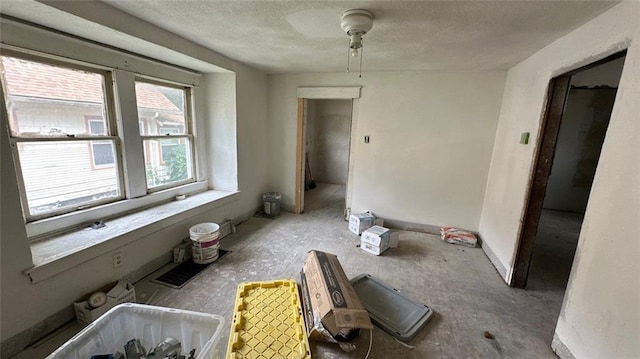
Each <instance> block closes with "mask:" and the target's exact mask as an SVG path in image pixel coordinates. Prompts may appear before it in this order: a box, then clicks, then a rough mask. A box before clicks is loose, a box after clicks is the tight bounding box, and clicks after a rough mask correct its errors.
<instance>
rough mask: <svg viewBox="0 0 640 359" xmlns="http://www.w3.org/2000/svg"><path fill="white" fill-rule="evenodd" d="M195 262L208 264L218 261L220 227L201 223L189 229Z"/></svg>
mask: <svg viewBox="0 0 640 359" xmlns="http://www.w3.org/2000/svg"><path fill="white" fill-rule="evenodd" d="M189 235H190V238H191V249H192V252H193V261H194V262H195V263H197V264H208V263H212V262H213V261H215V260H216V259H218V250H219V249H220V244H219V239H220V226H219V225H217V224H215V223H200V224H196V225H195V226H193V227H191V228H189Z"/></svg>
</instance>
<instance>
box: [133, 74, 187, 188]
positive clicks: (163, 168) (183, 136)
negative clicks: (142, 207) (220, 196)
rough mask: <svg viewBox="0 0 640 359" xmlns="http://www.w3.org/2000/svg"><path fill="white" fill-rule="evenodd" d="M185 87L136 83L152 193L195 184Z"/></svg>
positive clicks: (147, 176)
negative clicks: (181, 185) (190, 183)
mask: <svg viewBox="0 0 640 359" xmlns="http://www.w3.org/2000/svg"><path fill="white" fill-rule="evenodd" d="M189 96H190V91H189V89H188V88H184V87H180V88H179V87H174V86H167V85H160V84H156V83H150V82H145V81H136V104H137V108H138V118H139V119H140V120H141V121H142V122H143V124H142V125H141V126H139V127H140V137H141V139H142V143H143V148H144V163H145V175H146V179H147V188H148V189H149V190H150V191H153V190H158V189H163V188H168V187H173V186H177V185H180V184H184V183H187V182H193V181H194V161H193V155H192V154H193V136H192V135H191V132H190V128H191V126H190V123H189V119H190V114H189V107H188V106H185V104H187V103H188V98H189Z"/></svg>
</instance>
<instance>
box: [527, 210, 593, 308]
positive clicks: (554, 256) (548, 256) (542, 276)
mask: <svg viewBox="0 0 640 359" xmlns="http://www.w3.org/2000/svg"><path fill="white" fill-rule="evenodd" d="M583 218H584V215H583V214H578V213H571V212H563V211H554V210H550V209H543V210H542V214H541V216H540V222H539V224H538V233H537V235H536V241H535V245H534V247H533V257H532V259H531V267H530V269H529V280H528V283H527V289H535V290H547V291H551V292H553V293H554V295H560V296H564V290H565V288H566V287H567V282H568V281H569V274H570V273H571V266H572V264H573V257H574V255H575V253H576V247H577V246H578V238H579V237H580V227H581V226H582V220H583Z"/></svg>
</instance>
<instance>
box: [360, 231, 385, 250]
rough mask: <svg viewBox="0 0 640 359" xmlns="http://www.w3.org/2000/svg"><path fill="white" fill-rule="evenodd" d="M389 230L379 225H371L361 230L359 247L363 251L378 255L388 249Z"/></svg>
mask: <svg viewBox="0 0 640 359" xmlns="http://www.w3.org/2000/svg"><path fill="white" fill-rule="evenodd" d="M390 238H391V231H390V230H389V229H387V228H384V227H381V226H373V227H371V228H369V229H367V230H366V231H364V232H362V238H361V239H360V248H361V249H362V250H364V251H365V252H369V253H371V254H375V255H377V256H379V255H380V254H382V252H384V251H386V250H387V249H389V243H390Z"/></svg>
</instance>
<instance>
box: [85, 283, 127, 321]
mask: <svg viewBox="0 0 640 359" xmlns="http://www.w3.org/2000/svg"><path fill="white" fill-rule="evenodd" d="M96 292H104V293H106V294H107V302H106V303H105V304H103V305H101V306H100V307H98V308H91V307H90V306H89V303H88V300H89V297H90V296H91V294H93V293H90V294H87V295H86V296H84V297H82V298H80V299H79V300H78V301H77V302H75V303H73V308H74V310H75V312H76V319H77V320H78V322H79V323H80V324H82V325H87V324H89V323H91V322H93V321H94V320H96V319H98V317H100V316H101V315H102V314H104V313H106V312H107V311H108V310H109V309H111V308H113V307H115V306H116V305H118V304H121V303H129V302H135V301H136V290H135V288H134V287H133V284H131V283H129V282H124V281H118V282H113V283H109V284H107V285H105V286H104V287H102V288H100V289H98V290H97V291H96ZM94 293H95V292H94Z"/></svg>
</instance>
